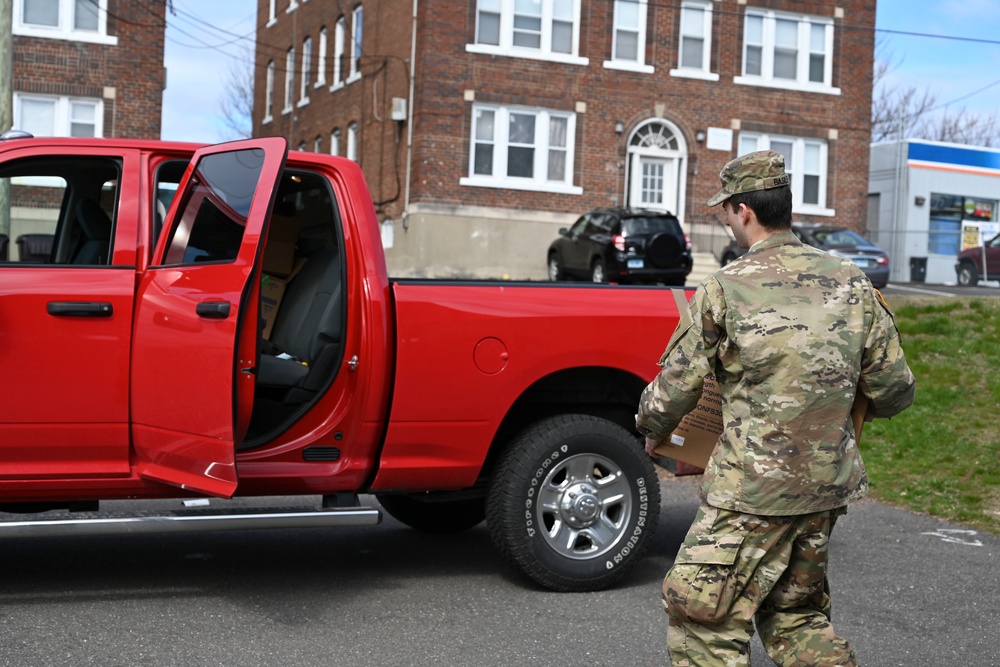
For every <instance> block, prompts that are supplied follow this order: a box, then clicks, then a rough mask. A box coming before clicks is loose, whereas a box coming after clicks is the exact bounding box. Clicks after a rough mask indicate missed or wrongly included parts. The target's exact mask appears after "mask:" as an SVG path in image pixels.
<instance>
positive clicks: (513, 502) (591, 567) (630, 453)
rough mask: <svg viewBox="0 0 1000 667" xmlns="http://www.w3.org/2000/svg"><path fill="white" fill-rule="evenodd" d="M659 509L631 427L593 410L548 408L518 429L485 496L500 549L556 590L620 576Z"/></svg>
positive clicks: (655, 484)
mask: <svg viewBox="0 0 1000 667" xmlns="http://www.w3.org/2000/svg"><path fill="white" fill-rule="evenodd" d="M659 514H660V485H659V479H658V478H657V476H656V470H655V468H654V466H653V460H652V459H651V458H650V457H649V456H647V455H646V453H645V452H644V451H643V449H642V447H641V446H640V445H639V442H638V439H637V438H635V437H634V436H633V435H632V434H631V433H629V431H627V430H625V429H624V428H622V427H621V426H619V425H617V424H615V423H613V422H610V421H608V420H606V419H599V418H597V417H593V416H590V415H561V416H558V417H550V418H548V419H544V420H542V421H540V422H538V423H536V424H535V425H534V426H532V427H530V428H529V429H528V430H526V431H525V432H523V433H522V434H521V435H520V436H518V437H517V438H515V439H514V441H512V442H511V444H510V446H509V447H508V448H507V449H506V450H505V451H504V453H503V455H502V456H501V459H500V461H499V463H498V465H497V468H496V470H495V471H494V472H493V475H492V477H491V482H490V486H489V489H488V491H487V497H486V522H487V525H488V526H489V530H490V535H491V537H492V538H493V541H494V543H495V544H496V546H497V548H498V550H499V551H500V553H501V554H502V555H503V557H504V558H505V559H506V560H507V562H508V563H510V564H511V565H512V566H513V567H514V568H515V569H516V570H517V571H519V572H520V573H522V574H524V575H526V576H527V577H529V578H531V579H532V580H534V581H535V582H536V583H538V584H541V585H542V586H544V587H546V588H549V589H552V590H557V591H594V590H600V589H603V588H607V587H609V586H612V585H614V584H615V583H617V582H618V581H619V580H621V578H622V577H624V576H625V575H626V574H628V572H629V571H630V570H631V569H632V568H634V567H635V566H636V564H637V563H638V562H639V560H640V559H641V558H642V555H643V554H644V553H645V551H646V549H647V548H648V546H649V543H650V541H651V540H652V538H653V532H654V530H655V528H656V524H657V520H658V518H659Z"/></svg>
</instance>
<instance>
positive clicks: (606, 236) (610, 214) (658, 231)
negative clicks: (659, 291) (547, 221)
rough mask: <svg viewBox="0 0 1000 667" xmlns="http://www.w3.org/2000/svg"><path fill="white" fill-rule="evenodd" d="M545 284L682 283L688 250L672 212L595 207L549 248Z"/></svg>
mask: <svg viewBox="0 0 1000 667" xmlns="http://www.w3.org/2000/svg"><path fill="white" fill-rule="evenodd" d="M548 262H549V280H566V279H572V278H577V279H581V278H582V279H585V280H591V281H593V282H595V283H606V282H615V283H664V284H666V285H683V284H684V279H685V277H686V276H687V275H688V274H689V273H691V246H690V244H689V243H688V240H687V237H685V235H684V231H683V230H682V229H681V223H680V221H679V220H678V219H677V217H676V216H675V215H673V214H672V213H665V212H663V211H642V210H632V209H621V208H601V209H596V210H593V211H591V212H589V213H586V214H584V215H583V216H581V217H580V219H579V220H577V221H576V223H575V224H574V225H573V226H572V227H570V228H569V229H566V228H563V229H560V230H559V238H557V239H556V240H555V241H553V242H552V245H550V246H549V253H548Z"/></svg>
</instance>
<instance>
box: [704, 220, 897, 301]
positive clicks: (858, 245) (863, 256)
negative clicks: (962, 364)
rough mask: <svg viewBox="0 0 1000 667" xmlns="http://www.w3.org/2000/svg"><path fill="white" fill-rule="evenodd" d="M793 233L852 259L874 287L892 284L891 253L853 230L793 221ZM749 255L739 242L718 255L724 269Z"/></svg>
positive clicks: (733, 242) (813, 243) (815, 245)
mask: <svg viewBox="0 0 1000 667" xmlns="http://www.w3.org/2000/svg"><path fill="white" fill-rule="evenodd" d="M792 233H794V234H795V235H796V236H797V237H799V238H800V239H801V240H802V242H803V243H808V244H809V245H811V246H813V247H816V248H819V249H820V250H826V251H827V252H829V253H830V254H831V255H837V256H838V257H846V258H848V259H853V260H854V262H855V263H856V264H857V265H858V266H859V267H860V268H861V270H862V271H864V272H865V275H866V276H868V278H869V280H871V281H872V285H874V286H875V287H877V288H880V289H881V288H883V287H885V286H886V285H887V284H888V282H889V254H888V253H887V252H886V251H884V250H882V249H881V248H879V247H878V246H877V245H875V244H874V243H872V242H871V241H869V240H868V239H866V238H865V237H864V236H862V235H861V234H858V233H857V232H856V231H854V230H853V229H848V228H847V227H841V226H839V225H828V224H826V223H821V222H793V223H792ZM745 253H746V248H741V247H740V246H739V245H738V244H737V243H736V241H735V240H734V241H730V242H729V244H728V245H727V246H726V247H725V248H723V250H722V254H721V255H720V256H719V264H721V265H722V266H725V265H726V264H729V263H730V262H732V261H733V260H735V259H736V258H738V257H742V256H743V255H744V254H745Z"/></svg>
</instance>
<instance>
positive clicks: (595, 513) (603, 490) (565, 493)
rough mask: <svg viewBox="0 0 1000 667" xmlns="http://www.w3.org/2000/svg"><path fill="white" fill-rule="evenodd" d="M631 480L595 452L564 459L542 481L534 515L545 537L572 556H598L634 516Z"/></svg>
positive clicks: (560, 551) (619, 539) (562, 551)
mask: <svg viewBox="0 0 1000 667" xmlns="http://www.w3.org/2000/svg"><path fill="white" fill-rule="evenodd" d="M632 511H633V507H632V494H631V493H630V490H629V483H628V479H627V478H626V477H625V474H624V473H623V472H622V470H621V468H620V467H618V466H617V465H616V464H615V463H614V462H613V461H611V460H610V459H607V458H605V457H603V456H598V455H596V454H577V455H574V456H570V457H569V458H566V459H563V460H562V461H560V462H559V463H558V464H557V465H555V466H554V467H553V468H552V470H550V471H549V473H548V475H546V476H545V479H544V480H543V481H542V483H541V486H540V487H539V491H538V503H537V505H536V510H535V515H536V517H537V519H538V526H539V527H540V528H541V534H542V536H543V537H544V538H545V542H546V543H547V544H548V545H549V546H550V547H551V548H552V549H553V550H554V551H555V552H556V553H558V554H559V555H561V556H565V557H566V558H571V559H574V560H585V559H589V558H596V557H598V556H601V555H602V554H604V553H607V552H608V551H610V550H611V549H612V548H614V546H615V545H616V544H618V543H619V542H620V541H621V540H622V537H624V535H625V532H626V530H627V527H628V525H629V519H630V518H631V516H632Z"/></svg>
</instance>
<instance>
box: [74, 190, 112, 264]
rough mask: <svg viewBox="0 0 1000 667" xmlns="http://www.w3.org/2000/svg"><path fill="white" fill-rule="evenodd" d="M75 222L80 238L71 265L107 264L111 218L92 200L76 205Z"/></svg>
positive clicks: (81, 201) (82, 201)
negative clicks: (78, 227) (80, 234)
mask: <svg viewBox="0 0 1000 667" xmlns="http://www.w3.org/2000/svg"><path fill="white" fill-rule="evenodd" d="M76 222H77V224H78V225H79V226H80V231H81V232H82V237H81V239H80V241H81V242H80V244H79V247H78V248H77V250H76V252H75V253H74V255H73V259H72V262H71V263H72V264H108V263H109V261H108V259H109V254H110V246H111V218H109V217H108V214H107V213H105V212H104V209H102V208H101V207H100V206H99V205H98V204H97V202H95V201H94V200H93V199H81V200H80V201H79V202H77V204H76Z"/></svg>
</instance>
